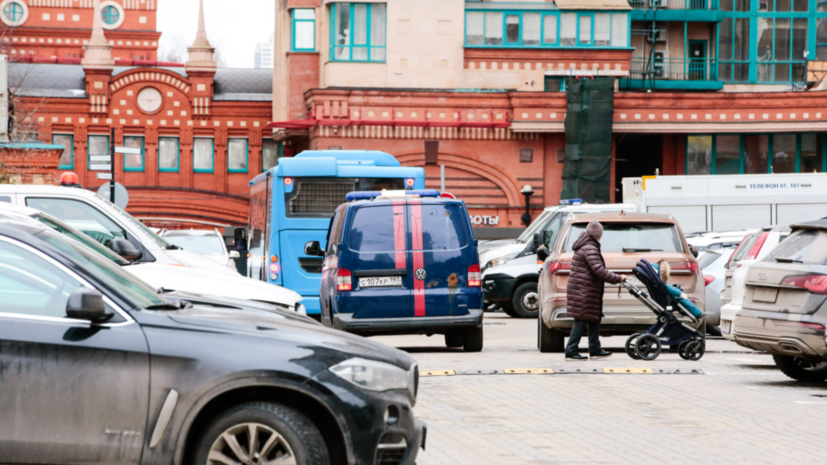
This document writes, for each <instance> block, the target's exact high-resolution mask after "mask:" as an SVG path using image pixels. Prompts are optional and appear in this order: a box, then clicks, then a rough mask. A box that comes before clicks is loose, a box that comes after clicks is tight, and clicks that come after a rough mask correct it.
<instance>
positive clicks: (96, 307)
mask: <svg viewBox="0 0 827 465" xmlns="http://www.w3.org/2000/svg"><path fill="white" fill-rule="evenodd" d="M66 316H67V317H69V318H74V319H76V320H88V321H92V322H102V321H106V320H108V319H110V318H112V312H111V311H109V310H107V309H106V305H104V303H103V295H102V294H101V293H100V292H98V291H97V290H95V289H89V288H88V287H79V288H77V289H76V290H75V292H73V293H72V295H70V296H69V300H68V301H67V302H66Z"/></svg>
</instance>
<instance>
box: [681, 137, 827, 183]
mask: <svg viewBox="0 0 827 465" xmlns="http://www.w3.org/2000/svg"><path fill="white" fill-rule="evenodd" d="M778 134H784V135H788V134H794V135H795V172H796V173H801V145H802V144H801V139H802V137H801V136H803V135H804V134H815V136H816V151H818V150H819V148H818V147H819V141H820V145H821V149H820V150H821V171H819V172H820V173H827V133H820V132H796V133H770V134H765V135H766V136H767V174H772V172H773V168H772V156H773V153H774V148H773V139H774V137H775V136H776V135H778ZM751 135H759V134H732V133H722V134H709V133H691V134H687V135H686V137H685V138H684V171H683V172H684V174H685V175H688V176H699V175H690V174H689V157H687V156H686V154H687V153H688V151H689V137H691V136H712V157H711V159H710V163H711V165H710V168H709V173H710V174H717V173H716V168H715V167H716V165H717V161H718V157H717V153H716V152H717V148H718V136H739V140H740V157H739V160H740V161H739V172H738V173H737V174H745V173H744V167H745V143H744V142H745V137H746V136H751Z"/></svg>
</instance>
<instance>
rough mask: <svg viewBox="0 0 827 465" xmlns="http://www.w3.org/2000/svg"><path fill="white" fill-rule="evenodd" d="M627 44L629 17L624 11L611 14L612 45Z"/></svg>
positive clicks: (626, 45) (620, 45) (622, 45)
mask: <svg viewBox="0 0 827 465" xmlns="http://www.w3.org/2000/svg"><path fill="white" fill-rule="evenodd" d="M628 46H629V17H628V15H627V14H626V13H613V14H612V47H628Z"/></svg>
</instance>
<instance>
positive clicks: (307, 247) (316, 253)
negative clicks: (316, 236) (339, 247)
mask: <svg viewBox="0 0 827 465" xmlns="http://www.w3.org/2000/svg"><path fill="white" fill-rule="evenodd" d="M304 254H305V255H309V256H311V257H321V256H322V246H321V245H319V241H310V242H308V243H307V244H304Z"/></svg>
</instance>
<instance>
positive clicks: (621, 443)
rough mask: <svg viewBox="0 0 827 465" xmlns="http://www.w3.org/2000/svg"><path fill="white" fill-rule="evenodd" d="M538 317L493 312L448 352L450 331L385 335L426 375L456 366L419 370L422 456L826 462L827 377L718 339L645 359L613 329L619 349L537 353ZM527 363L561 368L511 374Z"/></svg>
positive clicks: (439, 460) (433, 463)
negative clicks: (477, 348)
mask: <svg viewBox="0 0 827 465" xmlns="http://www.w3.org/2000/svg"><path fill="white" fill-rule="evenodd" d="M536 325H537V321H536V320H517V319H513V318H510V317H508V316H506V315H504V314H501V313H494V314H486V320H485V348H484V349H483V351H482V352H481V353H465V352H463V351H462V350H461V349H447V348H445V345H444V340H443V338H442V336H433V337H430V338H429V337H427V336H397V337H377V338H375V339H376V340H379V341H381V342H383V343H385V344H388V345H390V346H393V347H398V348H401V349H403V350H406V351H408V352H410V353H411V354H413V355H414V357H416V358H417V360H418V361H419V365H420V370H421V371H423V372H424V371H438V372H443V371H446V370H454V373H458V374H455V375H453V376H450V375H449V376H426V377H423V378H421V381H420V388H419V399H418V403H417V405H416V408H415V411H416V414H417V416H418V417H419V418H421V419H423V420H424V421H425V422H427V423H428V428H429V429H428V441H427V450H425V451H421V452H420V456H419V460H418V461H417V463H418V464H420V465H437V464H451V465H453V464H472V465H486V464H492V465H493V464H496V465H505V464H556V463H588V464H592V463H606V464H609V463H636V464H640V463H652V464H659V465H662V464H688V463H692V464H696V463H697V464H719V463H720V464H730V463H733V464H734V463H738V464H742V463H743V464H770V463H772V464H781V463H783V464H792V463H802V464H805V463H806V464H816V463H827V445H825V440H824V433H825V431H827V383H798V382H795V381H792V380H790V379H788V378H787V377H785V376H784V375H783V374H782V373H781V372H780V371H778V370H777V369H776V368H775V365H774V364H773V362H772V358H771V357H770V356H769V355H767V354H763V353H757V352H753V351H751V350H748V349H745V348H743V347H740V346H738V345H736V344H734V343H732V342H729V341H726V340H723V339H712V340H708V341H707V353H706V354H705V355H704V357H703V358H702V359H701V360H699V361H697V362H690V361H685V360H682V359H681V358H680V357H679V356H678V354H677V353H668V352H665V353H663V354H661V356H660V357H658V359H657V360H655V361H652V362H645V361H635V360H632V359H630V358H629V357H628V356H627V355H626V354H625V352H623V349H622V347H623V344H624V342H625V338H624V337H612V338H604V340H603V345H604V348H606V349H608V350H611V351H612V352H613V356H612V357H610V358H608V359H605V360H595V361H588V362H566V361H565V360H564V357H563V354H541V353H540V352H539V351H538V350H537V347H536V346H537V343H536V338H537V326H536ZM581 348H582V352H583V353H586V352H587V350H586V338H584V340H583V342H582V345H581ZM604 368H605V369H606V370H604ZM621 368H623V369H621ZM625 368H629V369H630V371H633V372H636V371H648V370H641V369H651V371H653V372H659V371H661V370H662V371H664V372H667V373H672V374H656V373H633V374H625V371H626V370H625ZM528 369H530V370H531V371H532V372H536V371H537V369H547V370H548V369H552V370H555V371H556V373H555V374H511V373H504V372H505V371H507V370H514V371H517V372H524V371H528ZM561 369H564V370H566V371H576V370H577V369H580V370H581V373H583V372H589V374H560V370H561ZM463 370H464V371H465V372H466V373H468V372H474V371H477V370H482V371H483V372H492V371H494V370H496V371H498V372H499V373H498V374H486V375H467V374H465V375H463V374H461V373H462V372H463ZM611 370H614V371H615V372H623V373H624V374H618V373H605V372H606V371H611ZM692 370H695V373H694V374H693V373H692ZM594 371H597V372H598V373H591V372H594ZM676 371H679V372H680V373H681V374H674V373H675V372H676ZM449 373H450V372H449Z"/></svg>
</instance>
